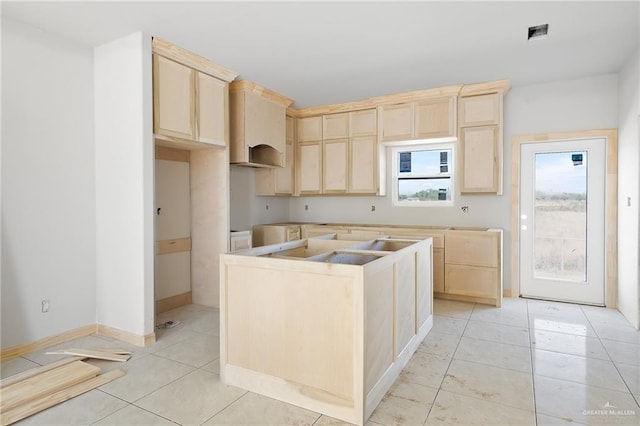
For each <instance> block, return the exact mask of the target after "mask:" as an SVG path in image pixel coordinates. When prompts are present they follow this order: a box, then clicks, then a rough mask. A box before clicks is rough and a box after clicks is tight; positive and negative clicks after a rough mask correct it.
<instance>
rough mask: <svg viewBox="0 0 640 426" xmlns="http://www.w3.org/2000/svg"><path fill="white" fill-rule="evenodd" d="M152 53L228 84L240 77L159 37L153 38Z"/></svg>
mask: <svg viewBox="0 0 640 426" xmlns="http://www.w3.org/2000/svg"><path fill="white" fill-rule="evenodd" d="M152 51H153V53H156V54H158V55H160V56H164V57H165V58H168V59H171V60H174V61H176V62H179V63H181V64H183V65H186V66H188V67H190V68H193V69H195V70H198V71H200V72H203V73H205V74H209V75H211V76H213V77H215V78H218V79H220V80H223V81H226V82H231V81H233V80H235V78H236V77H237V76H238V75H239V74H238V73H237V72H235V71H233V70H230V69H229V68H225V67H223V66H222V65H218V64H216V63H214V62H212V61H210V60H209V59H207V58H204V57H202V56H200V55H198V54H196V53H193V52H190V51H189V50H187V49H183V48H182V47H180V46H176V45H175V44H173V43H170V42H168V41H166V40H163V39H161V38H158V37H153V41H152Z"/></svg>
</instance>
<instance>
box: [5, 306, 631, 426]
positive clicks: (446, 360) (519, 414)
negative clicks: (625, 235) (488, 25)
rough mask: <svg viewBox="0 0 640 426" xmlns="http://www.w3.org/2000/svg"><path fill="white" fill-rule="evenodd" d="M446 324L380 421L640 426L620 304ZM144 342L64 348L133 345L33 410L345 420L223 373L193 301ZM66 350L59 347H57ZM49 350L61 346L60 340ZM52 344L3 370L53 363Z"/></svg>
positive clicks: (97, 416) (467, 317)
mask: <svg viewBox="0 0 640 426" xmlns="http://www.w3.org/2000/svg"><path fill="white" fill-rule="evenodd" d="M434 310H435V315H434V327H433V330H432V331H431V333H430V334H429V335H428V336H427V338H426V339H425V340H424V342H423V343H422V344H421V345H420V347H419V348H418V351H417V352H416V353H415V355H414V356H413V358H412V359H411V360H410V361H409V364H408V365H407V367H406V368H405V369H404V371H403V372H402V374H401V376H400V378H399V379H398V381H397V382H396V383H395V384H394V386H393V387H392V388H391V389H390V391H389V392H388V394H387V396H385V398H384V399H383V401H382V402H381V404H380V405H379V406H378V408H377V409H376V411H375V412H374V413H373V415H372V416H371V418H370V419H369V422H368V425H369V426H376V425H395V424H404V425H424V424H426V425H436V424H437V425H446V424H458V425H536V424H537V425H558V424H563V425H570V424H589V425H590V424H593V425H614V424H616V425H634V426H637V425H640V406H639V405H638V403H639V402H640V332H638V331H637V330H635V329H634V328H633V327H631V325H630V324H629V323H628V322H627V321H626V320H625V319H624V318H623V317H622V315H621V314H620V313H619V312H617V311H615V310H611V309H604V308H595V307H588V306H578V305H571V304H564V303H554V302H544V301H536V300H528V301H527V300H524V299H505V300H504V305H503V307H502V308H501V309H496V308H493V307H490V306H484V305H477V304H473V303H462V302H453V301H445V300H435V301H434ZM169 319H172V320H179V321H181V323H180V325H178V326H177V327H175V328H172V329H162V330H158V341H157V343H155V344H154V345H153V346H151V347H147V348H138V347H133V346H130V345H127V344H123V343H121V342H119V341H116V340H112V339H109V338H106V337H102V336H95V335H92V336H89V337H85V338H83V339H78V340H77V341H74V342H69V343H66V344H64V345H58V347H72V346H74V347H78V346H80V347H105V346H110V347H116V346H117V347H125V348H128V349H131V350H132V351H133V352H134V356H133V357H132V359H131V360H129V361H128V362H126V363H114V362H108V361H103V362H99V361H91V363H93V364H96V365H99V366H100V367H101V368H102V369H103V370H107V369H112V368H122V369H123V370H125V371H126V373H127V375H126V376H124V377H122V378H121V379H118V380H116V381H114V382H112V383H109V384H106V385H104V386H102V387H100V388H99V389H96V390H93V391H91V392H88V393H86V394H84V395H82V396H79V397H77V398H73V399H71V400H69V401H67V402H65V403H63V404H60V405H57V406H55V407H53V408H50V409H48V410H45V411H43V412H41V413H39V414H36V415H35V416H32V417H30V418H27V419H25V420H23V421H22V422H20V424H25V425H27V424H34V425H47V426H52V425H65V426H66V425H94V424H95V425H102V426H104V425H171V424H180V425H243V424H252V425H266V424H269V425H312V424H313V425H317V426H322V425H340V424H344V423H342V422H339V421H337V420H335V419H331V418H329V417H326V416H321V415H320V414H318V413H314V412H312V411H309V410H304V409H302V408H298V407H295V406H292V405H289V404H285V403H283V402H279V401H276V400H273V399H270V398H266V397H264V396H261V395H257V394H254V393H251V392H246V391H244V390H242V389H238V388H234V387H230V386H225V385H224V384H222V383H221V382H220V378H219V371H220V366H219V364H218V357H219V353H218V352H219V344H218V338H217V336H218V335H219V315H218V311H217V310H215V309H210V308H205V307H203V306H197V305H189V306H185V307H182V308H179V309H176V310H173V311H171V312H167V313H165V314H162V315H160V317H159V318H158V322H162V321H167V320H169ZM54 349H55V348H54ZM48 350H51V348H49V349H48ZM44 352H46V351H40V352H35V353H31V354H28V355H25V356H23V357H21V358H17V359H14V360H11V361H7V362H3V363H2V369H1V373H2V377H7V376H10V375H12V374H15V373H18V372H20V371H24V370H27V369H29V368H32V367H35V366H38V365H40V364H45V363H49V362H52V361H55V360H56V359H58V358H60V357H59V356H52V355H45V354H44Z"/></svg>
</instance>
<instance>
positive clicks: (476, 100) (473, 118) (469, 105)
mask: <svg viewBox="0 0 640 426" xmlns="http://www.w3.org/2000/svg"><path fill="white" fill-rule="evenodd" d="M458 114H460V116H459V117H458V119H459V120H460V126H461V127H468V126H483V125H489V124H499V123H500V121H501V120H500V118H501V117H500V95H499V94H498V93H490V94H488V95H479V96H469V97H466V98H461V99H460V102H459V108H458Z"/></svg>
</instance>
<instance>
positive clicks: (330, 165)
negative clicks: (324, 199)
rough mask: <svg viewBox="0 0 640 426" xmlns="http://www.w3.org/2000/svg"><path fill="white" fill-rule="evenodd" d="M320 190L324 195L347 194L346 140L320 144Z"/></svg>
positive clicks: (328, 140)
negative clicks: (321, 149)
mask: <svg viewBox="0 0 640 426" xmlns="http://www.w3.org/2000/svg"><path fill="white" fill-rule="evenodd" d="M322 148H323V151H322V158H323V161H322V164H323V169H322V189H323V191H322V192H323V193H324V194H345V193H346V192H347V174H348V171H347V167H348V158H349V140H348V139H325V140H324V142H323V143H322Z"/></svg>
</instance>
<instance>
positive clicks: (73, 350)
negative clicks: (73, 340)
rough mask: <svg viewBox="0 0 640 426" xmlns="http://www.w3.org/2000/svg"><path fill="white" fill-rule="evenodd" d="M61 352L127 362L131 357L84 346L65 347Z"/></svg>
mask: <svg viewBox="0 0 640 426" xmlns="http://www.w3.org/2000/svg"><path fill="white" fill-rule="evenodd" d="M61 352H62V353H64V354H65V355H75V356H83V357H86V358H95V359H104V360H107V361H119V362H125V361H127V360H128V359H129V358H131V355H118V354H113V353H107V352H101V351H96V350H92V349H82V348H71V349H64V350H62V351H61ZM47 353H48V352H47Z"/></svg>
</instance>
